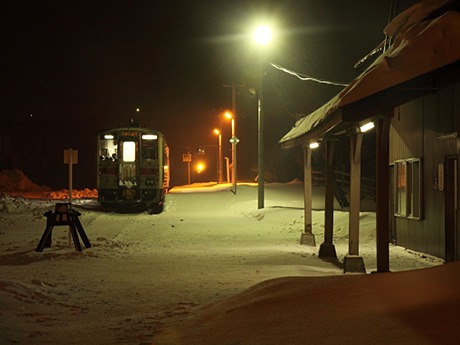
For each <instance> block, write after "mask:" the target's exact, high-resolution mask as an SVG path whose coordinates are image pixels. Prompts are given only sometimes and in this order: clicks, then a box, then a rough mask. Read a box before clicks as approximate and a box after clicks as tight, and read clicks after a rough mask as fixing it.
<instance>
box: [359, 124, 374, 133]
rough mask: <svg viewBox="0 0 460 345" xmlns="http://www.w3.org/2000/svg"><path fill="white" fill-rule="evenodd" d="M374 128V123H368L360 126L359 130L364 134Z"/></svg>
mask: <svg viewBox="0 0 460 345" xmlns="http://www.w3.org/2000/svg"><path fill="white" fill-rule="evenodd" d="M372 128H374V123H373V122H368V123H366V124H364V125H362V126H360V127H359V130H360V131H361V133H364V132H367V131H369V130H371V129H372Z"/></svg>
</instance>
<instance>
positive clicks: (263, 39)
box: [254, 25, 272, 45]
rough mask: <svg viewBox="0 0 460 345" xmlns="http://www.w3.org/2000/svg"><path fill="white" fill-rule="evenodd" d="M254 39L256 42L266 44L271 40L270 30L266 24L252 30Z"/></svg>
mask: <svg viewBox="0 0 460 345" xmlns="http://www.w3.org/2000/svg"><path fill="white" fill-rule="evenodd" d="M254 40H255V41H256V43H257V44H260V45H267V44H268V43H270V41H271V40H272V31H271V30H270V28H269V27H268V26H266V25H261V26H259V27H258V28H257V29H256V31H255V32H254Z"/></svg>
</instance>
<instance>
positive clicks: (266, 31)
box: [254, 26, 272, 209]
mask: <svg viewBox="0 0 460 345" xmlns="http://www.w3.org/2000/svg"><path fill="white" fill-rule="evenodd" d="M271 39H272V32H271V30H270V28H269V27H268V26H259V27H258V28H257V29H256V31H255V32H254V40H255V42H256V43H257V44H258V45H260V46H266V45H268V43H269V42H270V41H271ZM261 50H263V49H261ZM259 63H260V76H259V88H258V106H257V128H258V129H257V134H258V135H257V138H258V140H257V146H258V153H257V173H258V179H257V182H258V193H257V202H258V208H259V209H261V208H264V175H265V168H264V164H265V162H264V122H263V118H264V108H263V106H264V102H263V76H264V66H265V61H264V59H263V58H262V52H261V53H260V61H259Z"/></svg>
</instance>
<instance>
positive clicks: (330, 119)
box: [279, 0, 460, 146]
mask: <svg viewBox="0 0 460 345" xmlns="http://www.w3.org/2000/svg"><path fill="white" fill-rule="evenodd" d="M447 2H448V1H443V2H442V1H441V2H437V5H434V3H433V1H432V0H430V1H424V2H421V3H419V4H417V5H415V6H413V7H411V8H410V9H408V10H407V11H405V12H403V13H401V14H400V15H399V16H397V17H396V18H395V20H393V21H392V22H391V23H390V24H389V25H388V26H387V27H386V28H385V30H386V32H387V34H389V35H390V36H391V34H394V35H396V36H395V37H394V43H393V45H392V46H391V47H390V48H389V49H388V50H387V51H385V52H384V53H383V54H382V55H381V56H380V57H379V58H377V59H376V60H375V61H374V63H373V64H372V65H371V66H369V68H367V69H366V70H365V71H364V72H363V73H362V74H361V75H360V76H359V77H358V78H356V79H355V80H353V81H352V82H351V83H350V84H349V85H348V86H347V87H345V89H344V90H342V91H341V92H340V93H339V94H337V95H336V96H335V97H333V98H332V99H331V100H330V101H329V102H328V103H326V104H324V105H323V106H322V107H321V108H319V109H317V110H316V111H314V112H313V113H311V114H310V115H307V116H305V117H303V118H301V119H300V120H298V121H297V122H296V123H295V125H294V127H293V128H292V129H291V130H290V131H289V132H288V133H287V134H285V135H284V137H283V138H281V139H280V141H279V143H280V144H281V145H283V146H291V144H292V141H293V140H295V139H298V138H300V137H302V136H304V135H306V134H308V133H309V132H310V131H312V130H313V129H315V128H316V127H318V126H320V125H326V126H325V128H323V129H322V134H324V133H326V132H327V131H329V130H330V129H331V126H335V125H336V124H337V123H339V122H341V114H340V111H339V110H340V109H341V108H342V107H344V106H345V105H348V104H352V103H353V102H356V101H359V100H362V99H364V98H366V97H368V96H371V95H375V94H377V93H379V92H381V91H384V90H387V89H389V88H391V87H394V86H396V85H398V84H401V83H403V82H406V81H409V80H412V79H414V78H416V77H418V76H421V75H424V74H426V73H429V72H432V71H435V70H437V69H439V68H441V67H444V66H447V65H449V64H451V63H454V62H457V61H459V60H460V13H459V12H456V11H448V12H446V13H444V14H443V15H441V16H439V17H437V18H434V19H432V20H429V21H422V20H421V19H422V18H426V16H427V15H428V14H430V13H432V12H433V11H434V10H436V9H438V8H439V7H441V6H442V5H444V4H445V3H447ZM325 120H327V121H325ZM287 143H289V144H288V145H286V144H287Z"/></svg>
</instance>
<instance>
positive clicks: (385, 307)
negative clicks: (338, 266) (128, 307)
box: [153, 262, 460, 345]
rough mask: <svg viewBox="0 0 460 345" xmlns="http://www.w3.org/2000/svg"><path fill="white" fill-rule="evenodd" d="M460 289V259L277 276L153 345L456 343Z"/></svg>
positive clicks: (206, 311)
mask: <svg viewBox="0 0 460 345" xmlns="http://www.w3.org/2000/svg"><path fill="white" fill-rule="evenodd" d="M459 290H460V262H455V263H451V264H448V265H445V266H441V267H436V268H431V269H424V270H418V271H410V272H403V273H402V272H399V273H385V274H377V275H348V276H342V277H308V278H306V277H289V278H279V279H273V280H269V281H265V282H262V283H260V284H257V285H255V286H253V287H252V288H250V289H248V290H246V291H244V292H242V293H240V294H237V295H235V296H233V297H230V298H228V299H226V300H224V301H222V302H218V303H214V304H212V305H210V306H207V307H205V308H203V309H202V310H199V311H198V312H196V315H194V316H193V317H191V318H189V319H186V320H184V321H182V322H177V323H176V324H174V325H172V326H170V327H169V328H167V329H166V330H164V331H163V333H161V334H159V335H158V336H156V337H155V338H154V342H153V344H158V345H160V344H162V345H167V344H171V345H172V344H188V345H193V344H197V345H201V344H210V345H211V344H215V345H217V344H241V345H244V344H248V345H251V344H264V345H267V344H317V345H318V344H319V345H321V344H324V345H329V344H348V345H350V344H357V345H361V344H385V345H389V344H417V345H422V344H453V343H456V342H457V340H458V334H457V332H458V322H459V319H458V315H460V295H459V294H458V291H459ZM447 310H448V312H446V311H447Z"/></svg>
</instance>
